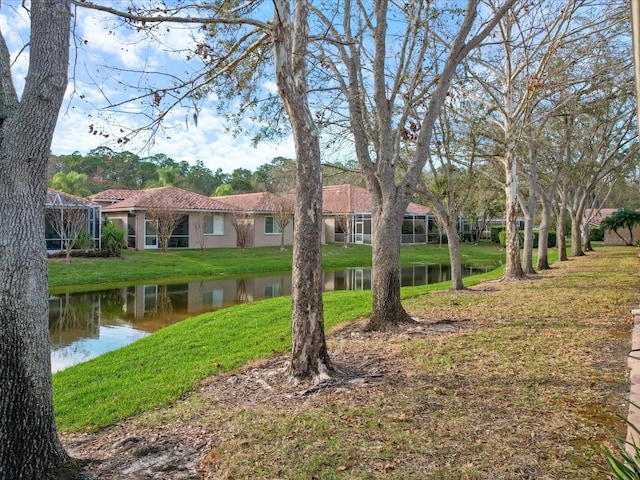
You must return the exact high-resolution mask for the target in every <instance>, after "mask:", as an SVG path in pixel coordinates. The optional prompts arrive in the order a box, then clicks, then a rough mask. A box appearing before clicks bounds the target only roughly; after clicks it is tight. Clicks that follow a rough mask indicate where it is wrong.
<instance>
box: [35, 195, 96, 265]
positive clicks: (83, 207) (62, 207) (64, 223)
mask: <svg viewBox="0 0 640 480" xmlns="http://www.w3.org/2000/svg"><path fill="white" fill-rule="evenodd" d="M45 209H46V210H45V212H46V213H45V241H46V246H47V251H48V252H49V253H55V252H59V251H61V250H66V249H67V248H70V249H73V248H87V249H98V248H100V226H101V207H100V205H95V204H92V203H91V202H89V201H87V200H84V199H82V198H80V197H76V196H75V195H71V194H69V193H64V192H60V191H57V190H51V189H49V190H47V201H46V205H45Z"/></svg>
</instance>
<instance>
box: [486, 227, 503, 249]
mask: <svg viewBox="0 0 640 480" xmlns="http://www.w3.org/2000/svg"><path fill="white" fill-rule="evenodd" d="M506 228H507V227H505V226H504V225H494V226H493V227H491V229H490V236H489V238H490V239H491V241H492V242H493V243H500V244H501V245H503V246H504V243H503V242H502V241H500V232H504V231H505V229H506ZM505 238H506V237H505Z"/></svg>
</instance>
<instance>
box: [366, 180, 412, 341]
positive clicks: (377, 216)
mask: <svg viewBox="0 0 640 480" xmlns="http://www.w3.org/2000/svg"><path fill="white" fill-rule="evenodd" d="M398 195H399V193H397V192H396V195H389V196H385V198H384V199H383V198H381V197H378V196H373V195H372V207H373V208H372V210H373V232H372V233H373V242H372V250H373V258H372V264H373V266H372V271H371V276H372V284H371V296H372V304H373V308H372V312H371V317H370V318H369V322H368V324H367V326H366V327H365V329H366V330H379V331H384V330H390V329H393V328H395V327H397V326H398V325H400V324H402V323H413V322H414V320H413V319H412V318H411V317H410V316H409V314H408V313H407V312H406V311H405V310H404V307H403V306H402V303H401V301H400V237H401V235H402V221H403V218H404V212H405V210H406V204H405V205H404V207H402V200H400V199H398ZM398 204H400V206H399V205H398ZM407 204H408V202H407Z"/></svg>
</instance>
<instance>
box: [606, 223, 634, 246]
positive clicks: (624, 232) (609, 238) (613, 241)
mask: <svg viewBox="0 0 640 480" xmlns="http://www.w3.org/2000/svg"><path fill="white" fill-rule="evenodd" d="M618 233H619V234H620V235H621V236H622V238H624V240H623V239H622V238H620V237H619V236H618V235H616V234H615V233H614V232H611V231H605V232H604V243H605V244H606V245H626V243H625V240H629V229H628V228H621V229H618ZM638 240H640V225H638V226H636V227H634V228H633V243H636V242H637V241H638Z"/></svg>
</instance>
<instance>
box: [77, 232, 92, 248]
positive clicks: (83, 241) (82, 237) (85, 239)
mask: <svg viewBox="0 0 640 480" xmlns="http://www.w3.org/2000/svg"><path fill="white" fill-rule="evenodd" d="M73 247H74V248H79V249H80V250H89V249H90V248H93V237H92V236H91V234H90V233H89V232H80V234H79V235H78V238H76V242H75V243H74V245H73Z"/></svg>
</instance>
